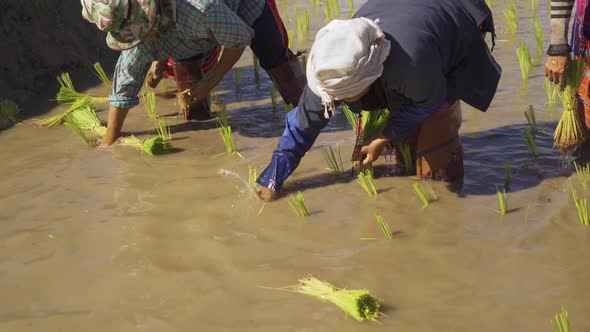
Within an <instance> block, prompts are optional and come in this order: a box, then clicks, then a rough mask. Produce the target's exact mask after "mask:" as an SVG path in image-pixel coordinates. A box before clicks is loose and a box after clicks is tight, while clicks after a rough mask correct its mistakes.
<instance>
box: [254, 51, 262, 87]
mask: <svg viewBox="0 0 590 332" xmlns="http://www.w3.org/2000/svg"><path fill="white" fill-rule="evenodd" d="M252 64H253V65H254V81H255V82H256V85H257V86H258V85H260V72H259V71H260V61H258V58H257V57H256V55H255V54H252Z"/></svg>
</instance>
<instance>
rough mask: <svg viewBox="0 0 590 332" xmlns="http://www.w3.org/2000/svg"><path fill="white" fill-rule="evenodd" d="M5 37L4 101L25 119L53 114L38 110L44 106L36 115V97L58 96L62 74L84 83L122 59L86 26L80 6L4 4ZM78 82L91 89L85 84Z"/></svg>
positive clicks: (1, 32)
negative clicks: (94, 70) (95, 67)
mask: <svg viewBox="0 0 590 332" xmlns="http://www.w3.org/2000/svg"><path fill="white" fill-rule="evenodd" d="M0 36H1V38H0V50H2V54H1V55H0V58H1V59H2V60H1V61H0V99H4V98H9V99H12V100H14V101H16V102H18V103H19V104H20V105H21V108H22V109H23V114H21V117H26V116H29V115H31V114H33V112H34V113H36V114H38V113H42V112H43V111H47V108H45V110H43V109H39V108H38V105H39V101H37V102H35V106H37V107H34V108H35V110H34V111H32V110H31V109H32V108H33V107H31V106H32V104H33V100H34V99H35V98H34V97H35V96H39V97H45V96H47V95H48V94H49V95H51V94H50V93H49V91H51V93H55V92H54V91H55V90H56V89H47V88H48V87H53V85H55V86H57V82H56V81H55V76H57V75H58V74H59V73H60V72H63V71H67V72H71V73H78V76H81V78H83V77H84V76H88V75H91V74H90V68H91V67H92V64H93V63H94V62H96V61H98V60H100V61H101V62H102V63H103V64H108V63H113V61H114V60H116V57H117V53H116V52H113V51H111V50H109V49H108V47H107V46H106V44H105V42H104V38H105V34H104V33H102V32H100V31H99V30H98V29H96V28H95V27H94V26H92V25H91V24H90V23H87V22H85V21H84V19H83V18H82V15H81V5H80V2H79V1H75V0H67V1H66V0H38V1H19V0H3V1H0ZM106 68H112V65H109V66H105V69H106ZM75 76H76V75H75ZM75 82H76V83H77V85H79V88H87V87H88V86H84V80H82V81H80V80H77V81H75ZM78 82H79V83H78ZM46 90H49V91H46ZM39 99H40V102H41V103H43V102H44V100H45V98H39ZM49 105H50V104H48V106H49Z"/></svg>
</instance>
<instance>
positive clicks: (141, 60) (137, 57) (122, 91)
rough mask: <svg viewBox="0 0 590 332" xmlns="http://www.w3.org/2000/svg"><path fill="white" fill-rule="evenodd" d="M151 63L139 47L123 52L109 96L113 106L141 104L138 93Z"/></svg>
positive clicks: (122, 106) (124, 106) (129, 106)
mask: <svg viewBox="0 0 590 332" xmlns="http://www.w3.org/2000/svg"><path fill="white" fill-rule="evenodd" d="M150 64H151V60H150V59H149V57H147V56H144V55H143V54H142V52H141V50H140V49H139V47H135V48H133V49H131V50H127V51H123V52H121V55H120V56H119V60H118V61H117V66H116V67H115V74H114V75H113V91H112V93H111V95H110V97H109V102H110V104H111V105H112V106H115V107H119V108H131V107H133V106H136V105H137V104H139V98H138V97H137V95H138V94H139V92H140V91H141V87H142V85H143V81H144V79H145V76H146V75H147V73H148V71H149V69H150Z"/></svg>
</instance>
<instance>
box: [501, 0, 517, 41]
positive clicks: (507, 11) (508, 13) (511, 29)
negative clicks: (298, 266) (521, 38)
mask: <svg viewBox="0 0 590 332" xmlns="http://www.w3.org/2000/svg"><path fill="white" fill-rule="evenodd" d="M503 12H504V18H505V19H506V32H508V33H510V34H515V33H516V30H518V20H519V17H518V9H517V8H516V4H515V3H514V2H511V3H509V4H508V5H506V7H505V8H504V11H503Z"/></svg>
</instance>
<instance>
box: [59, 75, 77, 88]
mask: <svg viewBox="0 0 590 332" xmlns="http://www.w3.org/2000/svg"><path fill="white" fill-rule="evenodd" d="M56 79H57V82H58V83H59V85H60V86H63V87H66V88H70V89H72V90H75V89H74V83H72V78H71V77H70V73H61V74H59V76H57V77H56Z"/></svg>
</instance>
